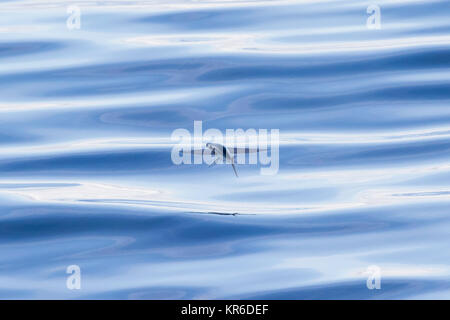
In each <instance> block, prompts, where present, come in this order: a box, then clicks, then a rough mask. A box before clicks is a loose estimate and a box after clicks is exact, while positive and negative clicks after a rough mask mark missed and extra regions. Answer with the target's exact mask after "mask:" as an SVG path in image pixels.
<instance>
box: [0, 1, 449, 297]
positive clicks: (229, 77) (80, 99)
mask: <svg viewBox="0 0 450 320" xmlns="http://www.w3.org/2000/svg"><path fill="white" fill-rule="evenodd" d="M371 5H375V6H378V7H376V8H379V9H380V19H381V24H380V27H381V29H370V28H368V27H367V19H368V18H369V19H371V18H370V17H372V18H376V17H375V16H374V15H376V10H375V13H374V12H373V11H371V10H369V13H368V12H367V9H368V7H369V6H371ZM371 12H372V13H371ZM78 13H79V14H80V16H79V18H80V19H79V22H80V23H79V28H78V25H77V23H78V16H77V15H78ZM377 21H378V20H377ZM194 120H201V121H203V127H204V129H208V128H217V129H219V130H221V131H223V132H225V129H227V128H232V129H237V128H243V129H249V128H255V129H259V128H265V129H279V130H280V150H279V171H278V174H276V175H272V176H266V175H261V174H260V165H238V166H237V170H238V173H239V178H236V177H235V175H234V173H233V171H232V169H231V167H230V166H228V165H217V166H213V167H208V166H207V165H206V164H203V165H179V166H178V165H174V164H173V163H172V161H171V149H172V147H173V142H172V141H171V139H170V136H171V134H172V132H173V130H175V129H177V128H184V129H187V130H189V131H190V132H192V131H193V124H194ZM449 160H450V1H449V0H443V1H431V0H426V1H425V0H424V1H414V0H402V1H399V0H390V1H382V0H374V1H372V2H369V1H356V0H355V1H351V0H341V1H318V0H316V1H312V0H311V1H308V0H304V1H303V0H298V1H295V0H293V1H233V0H231V1H207V0H205V1H203V0H197V1H194V0H192V1H187V0H174V1H158V0H156V1H86V0H84V1H83V0H80V1H76V2H75V1H74V2H72V1H57V0H53V1H51V0H29V1H19V0H12V1H11V0H9V1H5V0H3V1H1V3H0V298H2V299H11V298H23V299H49V298H57V299H80V298H83V299H98V298H100V299H229V298H233V299H234V298H238V299H241V298H242V299H248V298H266V299H330V298H338V299H409V298H447V299H449V298H450V162H449ZM232 214H234V215H232ZM71 265H76V266H79V267H80V270H81V289H79V290H76V289H74V290H70V289H68V287H67V283H66V281H67V279H68V277H69V276H70V274H67V272H66V271H67V267H68V266H71ZM369 267H371V268H369ZM368 268H369V269H368ZM373 268H375V269H377V268H378V270H380V272H381V289H373V290H369V289H368V287H367V286H366V281H367V279H368V277H369V276H370V272H368V270H371V269H373Z"/></svg>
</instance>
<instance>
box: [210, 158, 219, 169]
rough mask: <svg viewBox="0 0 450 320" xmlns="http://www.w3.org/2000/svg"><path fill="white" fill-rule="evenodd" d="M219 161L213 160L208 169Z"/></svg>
mask: <svg viewBox="0 0 450 320" xmlns="http://www.w3.org/2000/svg"><path fill="white" fill-rule="evenodd" d="M218 160H219V158H216V159H214V161H213V162H212V163H211V164H210V165H209V167H210V168H211V167H214V166H215V165H216V164H217V161H218Z"/></svg>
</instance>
